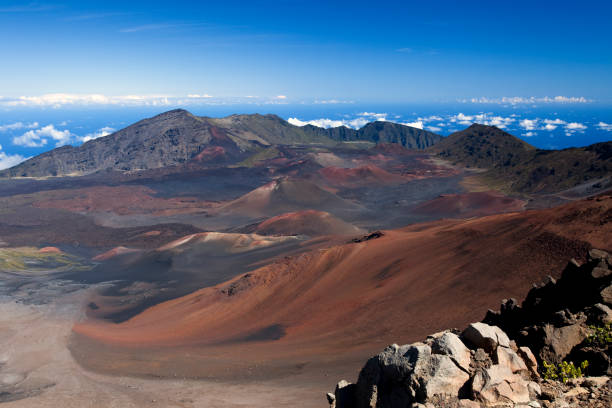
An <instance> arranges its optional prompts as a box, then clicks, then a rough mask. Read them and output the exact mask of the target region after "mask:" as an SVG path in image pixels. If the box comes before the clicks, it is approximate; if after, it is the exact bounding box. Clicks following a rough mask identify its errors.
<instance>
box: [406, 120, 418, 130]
mask: <svg viewBox="0 0 612 408" xmlns="http://www.w3.org/2000/svg"><path fill="white" fill-rule="evenodd" d="M402 125H406V126H410V127H413V128H417V129H423V122H422V121H420V120H417V121H416V122H409V123H402Z"/></svg>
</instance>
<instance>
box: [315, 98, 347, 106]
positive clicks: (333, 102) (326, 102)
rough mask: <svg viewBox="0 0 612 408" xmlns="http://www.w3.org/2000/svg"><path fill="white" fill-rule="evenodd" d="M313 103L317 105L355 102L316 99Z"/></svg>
mask: <svg viewBox="0 0 612 408" xmlns="http://www.w3.org/2000/svg"><path fill="white" fill-rule="evenodd" d="M313 103H315V104H317V105H334V104H350V103H355V101H342V100H339V99H323V100H316V101H314V102H313Z"/></svg>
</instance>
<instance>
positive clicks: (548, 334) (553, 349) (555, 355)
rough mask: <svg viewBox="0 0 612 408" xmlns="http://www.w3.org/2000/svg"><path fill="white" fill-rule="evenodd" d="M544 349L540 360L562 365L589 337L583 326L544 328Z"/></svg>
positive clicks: (548, 326) (549, 326)
mask: <svg viewBox="0 0 612 408" xmlns="http://www.w3.org/2000/svg"><path fill="white" fill-rule="evenodd" d="M543 331H544V333H543V334H544V338H543V339H542V341H543V344H544V347H542V349H541V351H540V353H539V354H540V356H539V357H540V359H542V360H545V361H548V362H553V363H560V362H561V361H562V360H563V359H564V358H565V357H566V356H567V355H568V354H569V353H570V352H571V351H572V349H573V348H574V347H575V346H577V345H578V344H580V343H582V341H583V340H584V339H585V338H586V337H587V336H588V332H587V330H586V328H585V327H584V326H583V325H581V324H572V325H569V326H564V327H554V326H553V325H551V324H547V325H545V326H544V330H543Z"/></svg>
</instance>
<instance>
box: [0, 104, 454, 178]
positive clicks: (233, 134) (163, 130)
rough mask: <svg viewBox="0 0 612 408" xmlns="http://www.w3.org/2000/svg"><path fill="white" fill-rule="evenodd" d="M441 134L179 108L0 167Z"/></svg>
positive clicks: (98, 163) (148, 160)
mask: <svg viewBox="0 0 612 408" xmlns="http://www.w3.org/2000/svg"><path fill="white" fill-rule="evenodd" d="M441 139H442V136H439V135H437V134H435V133H432V132H428V131H426V130H422V129H417V128H413V127H410V126H405V125H400V124H397V123H391V122H373V123H369V124H367V125H365V126H364V127H363V128H361V129H359V130H354V129H350V128H347V127H344V126H342V127H336V128H331V129H324V128H319V127H316V126H311V125H307V126H302V127H300V126H294V125H292V124H290V123H288V122H287V121H285V120H283V119H282V118H280V117H278V116H276V115H259V114H254V115H232V116H228V117H225V118H208V117H199V116H195V115H192V114H191V113H189V112H187V111H186V110H183V109H177V110H172V111H169V112H165V113H162V114H160V115H157V116H155V117H153V118H149V119H144V120H141V121H140V122H137V123H135V124H133V125H131V126H128V127H127V128H125V129H122V130H120V131H118V132H116V133H113V134H111V135H109V136H105V137H101V138H98V139H95V140H91V141H89V142H87V143H84V144H83V145H81V146H78V147H73V146H63V147H60V148H57V149H53V150H51V151H48V152H46V153H43V154H41V155H38V156H36V157H33V158H31V159H29V160H26V161H25V162H23V163H21V164H19V165H17V166H15V167H13V168H10V169H7V170H4V171H2V172H0V177H46V176H61V175H84V174H90V173H94V172H97V171H100V170H109V169H113V170H117V171H131V170H146V169H155V168H161V167H166V166H174V165H181V164H184V163H187V162H190V161H194V162H200V163H202V162H204V163H228V164H229V163H232V162H237V161H239V160H244V159H246V158H247V157H248V156H250V155H252V154H253V153H256V152H258V151H260V150H261V149H262V148H265V147H267V146H271V145H306V146H308V145H327V146H331V145H335V144H337V143H339V142H371V143H398V144H401V145H402V146H404V147H406V148H409V149H424V148H427V147H429V146H432V145H433V144H434V143H436V142H438V141H439V140H441Z"/></svg>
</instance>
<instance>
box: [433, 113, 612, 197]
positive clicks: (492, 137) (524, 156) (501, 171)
mask: <svg viewBox="0 0 612 408" xmlns="http://www.w3.org/2000/svg"><path fill="white" fill-rule="evenodd" d="M428 150H429V151H430V152H432V153H434V154H437V155H438V156H439V157H441V158H443V159H445V160H449V161H451V162H454V163H459V164H462V165H465V166H468V167H477V168H482V169H487V171H486V172H485V173H484V174H483V175H482V178H483V179H484V180H485V181H486V182H487V184H489V185H491V186H493V187H497V188H501V189H503V190H506V191H511V192H522V193H536V192H544V193H551V192H558V191H561V190H566V189H570V188H573V187H576V186H580V185H583V184H585V183H586V184H588V185H586V186H584V188H586V189H590V190H595V191H597V190H605V189H607V188H609V187H610V186H611V185H612V142H604V143H597V144H594V145H591V146H587V147H582V148H570V149H564V150H542V149H536V148H535V147H533V146H531V145H529V144H528V143H526V142H524V141H522V140H520V139H518V138H516V137H514V136H512V135H511V134H509V133H506V132H504V131H503V130H501V129H498V128H496V127H494V126H485V125H479V124H474V125H472V126H470V127H469V128H467V129H465V130H462V131H459V132H455V133H453V134H451V135H450V136H448V137H447V138H445V139H444V140H442V141H441V142H440V143H437V144H435V145H434V146H432V147H430V148H429V149H428Z"/></svg>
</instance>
